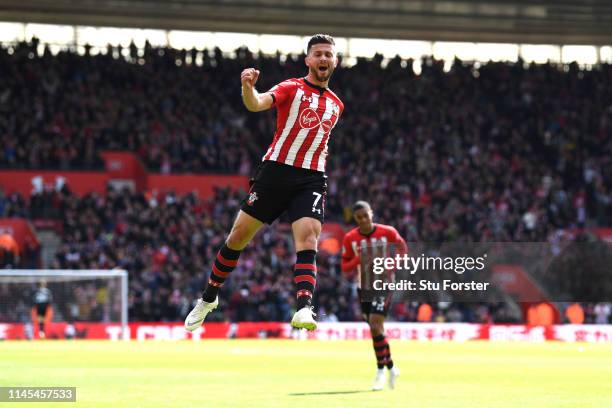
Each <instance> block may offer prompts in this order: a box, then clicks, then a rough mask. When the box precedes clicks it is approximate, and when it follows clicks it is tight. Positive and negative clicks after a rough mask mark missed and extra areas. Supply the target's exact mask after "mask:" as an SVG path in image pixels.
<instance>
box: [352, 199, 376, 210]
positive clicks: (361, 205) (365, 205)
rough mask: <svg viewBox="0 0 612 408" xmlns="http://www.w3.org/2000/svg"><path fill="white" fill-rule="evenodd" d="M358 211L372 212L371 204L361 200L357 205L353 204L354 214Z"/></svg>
mask: <svg viewBox="0 0 612 408" xmlns="http://www.w3.org/2000/svg"><path fill="white" fill-rule="evenodd" d="M357 210H366V211H370V210H372V207H370V203H368V202H367V201H363V200H359V201H357V202H356V203H355V204H353V212H355V211H357Z"/></svg>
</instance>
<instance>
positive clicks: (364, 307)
mask: <svg viewBox="0 0 612 408" xmlns="http://www.w3.org/2000/svg"><path fill="white" fill-rule="evenodd" d="M357 296H359V298H360V301H359V304H360V305H361V314H362V315H363V317H364V318H365V320H366V321H367V320H368V319H369V318H370V315H371V314H379V315H383V316H385V317H387V314H388V313H389V307H390V306H391V297H392V296H391V294H387V295H386V296H377V297H375V298H374V299H372V300H371V301H369V302H364V301H361V289H357Z"/></svg>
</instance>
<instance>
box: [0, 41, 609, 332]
mask: <svg viewBox="0 0 612 408" xmlns="http://www.w3.org/2000/svg"><path fill="white" fill-rule="evenodd" d="M36 46H37V44H31V43H29V44H28V43H23V44H20V45H19V46H17V47H13V48H11V52H9V48H8V47H5V46H0V92H1V93H0V112H2V115H0V144H1V146H2V149H1V150H0V167H4V168H13V169H18V168H36V169H42V168H60V169H86V168H87V169H100V168H102V165H103V164H102V160H101V159H100V156H99V153H100V151H101V150H105V149H120V150H130V151H134V152H136V153H137V154H138V155H139V156H140V157H141V159H142V160H143V162H144V163H145V164H146V166H147V167H148V169H149V170H150V171H158V172H161V173H180V172H209V173H210V172H223V173H239V174H243V175H249V174H252V172H253V171H254V169H255V166H257V163H258V162H259V160H260V157H261V155H262V154H263V152H264V150H265V148H266V147H267V146H268V144H269V142H270V140H271V136H272V134H273V130H274V125H275V121H274V118H275V115H274V112H273V111H270V112H266V113H259V114H251V113H248V112H247V111H246V109H245V108H244V107H243V106H242V103H241V99H240V82H239V74H240V71H241V70H242V69H243V68H244V67H248V66H256V67H258V69H260V70H261V72H262V75H261V78H260V82H259V84H258V89H260V90H266V89H268V88H269V87H271V86H272V85H274V84H275V83H277V82H279V81H281V80H283V79H285V78H288V77H295V76H302V75H303V74H304V73H305V66H304V64H303V60H302V57H295V56H283V55H277V56H275V57H264V56H261V55H255V56H254V55H252V54H251V53H250V52H248V50H246V49H240V50H237V52H236V56H234V57H231V58H230V57H227V56H223V55H222V53H221V52H220V51H219V50H218V49H217V50H214V51H212V52H210V53H207V52H205V53H202V52H201V51H196V50H190V51H179V50H173V49H168V48H152V47H150V46H147V47H146V48H145V50H144V54H143V55H139V54H138V51H137V50H136V49H130V57H129V58H123V57H117V54H118V53H117V50H113V49H112V48H111V49H109V53H108V54H107V55H96V56H91V55H87V54H86V55H84V56H81V55H78V54H76V53H71V52H61V53H59V54H58V55H57V56H53V55H51V53H50V52H48V50H45V52H44V54H43V55H41V56H38V55H37V54H36V52H35V50H36ZM113 54H115V57H113ZM199 58H203V64H202V65H201V66H198V65H195V64H193V63H192V61H194V60H196V59H199ZM385 64H386V65H385ZM385 64H382V58H381V57H375V58H374V59H372V60H359V61H358V63H357V64H356V65H354V66H352V67H339V68H338V69H337V71H336V72H335V73H334V76H333V77H332V81H331V86H332V89H334V90H335V91H337V94H338V95H339V96H340V98H342V99H343V101H344V103H345V105H346V107H347V108H346V110H345V113H344V116H343V117H342V118H341V120H340V123H339V125H338V127H337V129H336V130H335V131H334V134H333V136H332V140H331V141H330V156H329V160H328V165H327V168H328V174H329V191H328V201H327V203H328V206H327V210H326V219H328V220H335V221H342V222H345V223H347V224H348V223H350V217H351V213H350V207H351V205H352V203H353V202H354V201H356V200H357V199H366V200H369V201H370V202H371V204H372V207H373V208H374V211H375V217H376V221H378V222H383V223H388V224H391V225H394V226H396V228H397V229H398V230H399V232H400V234H401V235H402V236H403V237H404V238H405V239H406V240H407V241H445V240H474V241H483V240H488V241H546V240H554V239H555V236H556V235H557V234H558V232H559V231H560V230H562V229H566V228H574V227H584V226H592V225H602V226H606V225H608V226H609V225H612V192H611V187H612V137H610V135H612V88H610V87H609V86H605V84H607V83H610V82H612V66H610V65H606V64H603V65H598V66H596V67H593V68H592V69H590V70H584V69H579V68H578V67H577V66H576V65H575V64H570V65H566V66H556V65H553V64H541V65H534V64H532V65H526V64H524V63H523V62H522V61H519V62H517V63H489V64H484V65H482V66H480V65H478V64H473V63H469V64H468V63H462V62H459V61H456V62H455V64H454V65H453V66H452V68H451V69H450V71H449V72H445V71H444V69H443V63H442V62H441V61H435V60H433V59H431V58H425V59H424V60H423V63H422V72H421V73H420V74H419V75H416V74H415V73H414V71H413V66H412V61H401V60H400V59H399V58H396V59H392V60H390V61H385ZM383 65H384V67H383ZM9 112H10V114H7V113H9ZM48 195H49V197H42V196H40V197H34V198H33V199H31V200H28V199H27V198H23V197H18V196H15V195H12V196H10V197H0V201H1V202H2V204H0V209H2V210H3V211H0V215H2V212H4V213H5V215H8V216H24V217H30V218H56V219H60V220H62V221H63V225H64V233H63V237H62V238H63V240H64V244H63V246H62V248H61V250H60V252H59V253H58V256H57V260H56V264H55V265H54V267H68V268H80V267H83V268H93V267H104V268H105V267H113V266H122V267H126V268H127V269H129V270H130V271H131V272H132V271H133V273H134V278H135V279H132V280H131V296H130V307H131V316H132V317H133V318H134V319H138V320H158V319H179V318H180V317H181V316H183V315H184V314H185V313H186V311H187V309H188V308H189V304H188V302H189V301H191V299H192V298H193V297H194V296H196V295H197V293H198V291H199V289H200V288H201V286H202V282H203V281H204V279H205V275H206V274H207V273H208V269H209V266H210V260H211V259H212V258H211V256H212V253H213V251H214V250H216V248H218V247H219V246H220V244H221V240H222V239H223V238H224V234H225V233H226V232H227V231H228V227H229V225H231V221H232V217H233V216H234V214H235V213H236V211H237V209H238V207H239V203H240V200H241V198H242V196H240V195H236V194H233V193H229V192H226V191H218V192H217V194H216V195H215V197H211V198H207V199H203V200H199V199H197V198H196V197H193V196H187V197H174V196H172V195H169V196H165V197H157V198H156V197H154V196H147V195H144V194H140V193H128V192H117V191H110V192H109V194H108V196H107V197H106V198H104V197H99V196H96V195H89V196H87V197H85V198H83V199H79V198H77V197H76V196H73V195H72V194H69V193H67V192H64V193H61V194H58V193H48ZM289 241H290V234H288V233H287V231H282V230H279V229H278V228H272V229H268V230H266V231H265V232H264V233H263V234H262V235H261V237H260V238H259V239H258V240H257V241H256V243H255V244H254V245H252V246H251V247H249V249H247V250H246V251H245V252H244V253H243V255H242V257H241V262H240V264H239V267H238V269H237V270H236V271H235V272H234V273H233V274H232V277H231V279H229V281H228V284H227V286H226V287H225V289H224V292H225V293H224V294H223V296H222V299H223V302H224V304H222V308H223V309H222V310H224V311H225V314H223V315H221V314H216V317H217V318H230V319H232V320H287V319H288V316H290V308H291V305H292V302H293V297H292V293H293V287H292V282H291V276H290V273H289V272H288V271H290V270H291V268H292V262H293V257H292V249H291V248H292V246H291V243H290V242H289ZM318 263H319V280H318V283H317V285H318V289H317V291H318V293H317V299H318V304H319V307H320V310H321V313H322V314H323V318H326V317H325V316H328V317H329V319H332V320H333V319H335V318H337V319H339V320H354V319H357V318H358V314H357V313H356V312H357V309H355V307H356V306H355V303H354V296H355V294H354V293H353V291H352V289H351V288H350V286H349V285H348V284H347V283H346V281H344V280H343V279H342V278H341V277H340V275H339V272H338V273H336V267H337V263H338V261H337V259H325V258H323V259H320V260H319V262H318ZM502 309H503V308H502ZM393 313H394V315H395V316H396V318H398V319H400V320H401V319H406V320H415V319H416V315H417V310H416V305H410V304H408V305H405V304H399V305H398V306H397V307H396V308H395V309H394V311H393ZM436 313H438V314H439V316H442V317H441V318H443V319H446V320H462V321H463V320H470V321H479V320H487V319H490V316H491V315H493V314H497V315H499V316H502V317H500V319H501V320H503V319H504V317H503V316H505V313H506V311H504V310H497V308H496V307H495V306H491V305H488V306H484V305H483V306H482V308H474V307H469V308H466V310H458V309H457V308H455V307H450V308H446V309H445V308H441V309H440V310H439V311H437V312H436ZM433 318H435V317H433Z"/></svg>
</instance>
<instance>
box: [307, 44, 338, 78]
mask: <svg viewBox="0 0 612 408" xmlns="http://www.w3.org/2000/svg"><path fill="white" fill-rule="evenodd" d="M337 64H338V59H337V58H336V51H335V49H334V46H333V45H331V44H314V45H313V46H312V47H310V51H308V55H307V56H306V65H307V66H308V70H309V71H310V73H311V74H312V75H313V76H314V77H315V78H316V79H317V81H319V82H326V81H328V80H329V78H330V77H331V75H332V73H333V72H334V69H336V65H337Z"/></svg>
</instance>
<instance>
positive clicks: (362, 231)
mask: <svg viewBox="0 0 612 408" xmlns="http://www.w3.org/2000/svg"><path fill="white" fill-rule="evenodd" d="M372 217H373V212H372V208H371V207H370V204H368V203H367V202H365V201H357V202H356V203H355V204H354V205H353V218H354V219H355V221H356V222H357V228H354V229H352V230H351V231H349V232H348V233H347V234H346V235H345V236H344V241H343V243H342V265H341V267H342V272H343V273H344V274H345V275H346V276H347V277H349V278H353V279H355V278H356V279H357V282H358V284H359V282H360V273H361V254H362V250H366V248H368V247H370V248H371V247H380V246H386V245H388V244H389V245H390V244H395V245H396V247H397V252H398V253H400V254H404V253H406V252H407V247H406V242H405V241H404V239H403V238H402V237H401V236H400V235H399V233H398V232H397V230H396V229H395V228H393V227H391V226H389V225H383V224H375V223H374V222H372ZM358 291H359V293H360V297H361V291H360V289H358ZM390 300H391V299H390V297H384V296H381V297H378V298H375V299H374V300H372V301H369V302H364V301H361V302H360V303H361V313H362V315H363V319H364V320H365V321H366V322H368V325H369V326H370V332H371V334H372V342H373V347H374V354H375V355H376V366H377V371H376V377H375V378H374V383H373V385H372V389H373V390H376V391H378V390H382V389H383V387H384V384H385V366H386V367H387V368H388V369H389V388H391V389H393V388H395V381H396V379H397V377H398V376H399V374H400V372H399V369H398V368H397V367H395V366H394V364H393V360H392V359H391V348H390V347H389V343H388V342H387V339H386V338H385V327H384V323H385V317H386V316H387V313H388V311H389V302H390Z"/></svg>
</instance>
